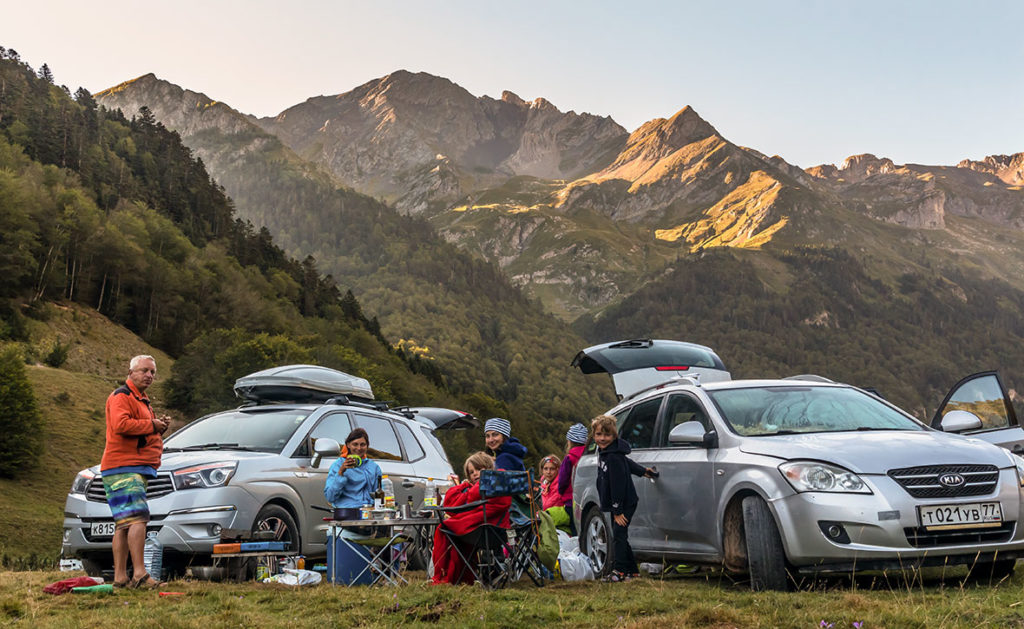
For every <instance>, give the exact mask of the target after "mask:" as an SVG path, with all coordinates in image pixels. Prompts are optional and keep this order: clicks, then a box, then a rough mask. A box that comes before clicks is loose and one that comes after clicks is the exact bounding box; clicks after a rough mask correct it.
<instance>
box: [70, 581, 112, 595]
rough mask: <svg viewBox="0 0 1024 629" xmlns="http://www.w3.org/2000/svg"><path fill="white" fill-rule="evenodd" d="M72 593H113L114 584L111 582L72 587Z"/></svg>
mask: <svg viewBox="0 0 1024 629" xmlns="http://www.w3.org/2000/svg"><path fill="white" fill-rule="evenodd" d="M71 593H72V594H113V593H114V586H113V585H110V584H109V583H101V584H100V585H86V586H83V587H77V588H71Z"/></svg>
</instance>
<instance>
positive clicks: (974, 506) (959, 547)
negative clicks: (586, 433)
mask: <svg viewBox="0 0 1024 629" xmlns="http://www.w3.org/2000/svg"><path fill="white" fill-rule="evenodd" d="M654 343H655V344H657V343H659V342H658V341H655V342H654ZM613 345H614V344H613ZM592 349H593V348H592ZM584 351H585V352H586V351H588V350H584ZM598 351H602V350H598ZM708 351H710V350H708ZM583 361H584V358H581V357H580V356H577V360H576V361H574V363H576V364H581V363H583ZM634 364H638V365H639V364H641V362H640V361H634ZM652 366H653V365H645V366H644V367H643V368H645V369H650V368H651V367H652ZM676 366H679V367H682V366H685V364H682V363H679V364H677V365H676ZM683 373H685V371H683ZM702 380H703V378H700V377H693V376H692V375H691V376H686V377H681V378H676V379H675V380H670V381H663V382H660V383H658V382H652V383H651V384H652V386H651V387H650V388H648V389H646V390H645V389H641V390H639V391H636V392H634V393H633V394H632V395H631V396H628V397H625V398H624V399H623V400H622V402H621V403H620V404H618V405H617V406H615V407H614V408H612V409H611V410H609V411H608V414H610V415H613V416H615V417H616V418H617V419H618V429H619V435H620V437H621V438H623V439H625V440H626V441H627V442H628V443H629V444H630V446H631V447H632V454H631V455H630V456H631V458H633V459H634V460H635V461H636V462H637V463H639V464H640V465H643V466H645V467H652V468H655V469H657V471H658V472H659V473H660V477H659V478H658V479H656V480H648V479H642V478H635V479H634V480H633V482H634V484H635V486H636V489H637V494H638V496H639V505H638V507H637V510H636V513H635V515H634V518H633V521H632V522H631V523H630V530H629V536H630V542H631V544H632V546H633V550H634V552H635V553H636V555H637V557H638V558H640V559H641V560H647V561H655V562H663V561H664V562H669V563H673V562H683V563H687V564H712V565H724V566H725V568H726V569H729V570H731V571H736V572H746V573H748V574H749V576H750V582H751V586H752V587H753V588H754V589H786V588H787V587H789V586H791V585H793V584H794V583H796V582H797V578H796V577H797V575H799V574H803V573H812V574H813V573H829V572H845V573H849V572H851V571H852V570H854V569H856V570H872V569H890V568H891V569H906V568H910V567H914V566H921V565H943V564H970V565H972V566H974V571H975V574H978V575H984V576H987V577H994V578H1001V577H1003V576H1006V575H1008V574H1010V573H1011V572H1012V571H1013V568H1014V564H1015V562H1016V559H1017V557H1019V556H1021V554H1022V553H1024V527H1020V528H1019V527H1018V526H1017V523H1018V522H1019V521H1021V519H1022V516H1024V501H1022V500H1021V491H1022V490H1021V488H1022V484H1024V459H1021V458H1020V457H1018V456H1016V455H1014V454H1012V453H1010V452H1008V451H1007V450H1004V449H1003V448H1000V447H997V446H996V445H993V444H991V443H988V442H986V441H984V440H982V439H978V438H973V437H964V436H960V435H955V434H948V433H950V432H963V431H972V430H979V429H981V428H983V426H984V424H983V422H982V420H981V419H980V418H979V417H978V416H977V415H976V414H975V413H973V412H971V411H969V410H965V408H964V402H963V401H964V399H968V400H970V401H973V402H974V403H975V404H978V405H979V406H981V405H983V406H984V407H985V408H986V410H987V411H992V410H993V409H994V407H995V406H997V404H995V402H996V401H997V400H996V399H995V398H996V397H997V396H996V394H995V393H992V394H991V395H987V394H986V395H987V397H989V398H992V400H989V401H990V402H992V403H991V404H984V403H983V402H979V400H981V398H986V395H980V397H979V395H974V396H968V395H966V394H965V393H962V394H960V395H959V396H954V399H958V398H959V399H960V400H961V402H960V406H959V408H954V409H953V410H946V409H942V410H940V412H939V414H938V415H937V416H938V417H940V418H941V419H940V420H939V424H940V426H941V428H942V430H941V431H940V430H935V429H932V428H930V427H928V426H927V425H925V424H923V423H921V422H920V421H918V420H916V419H914V418H913V417H912V416H911V415H909V414H907V413H906V412H904V411H902V410H900V409H899V408H897V407H895V406H893V405H891V404H889V403H887V402H885V401H884V400H882V399H881V398H879V397H877V396H876V395H873V394H870V393H867V392H865V391H863V390H861V389H858V388H856V387H852V386H849V385H845V384H837V383H833V382H830V381H828V380H826V379H824V378H820V377H815V376H797V377H795V378H794V379H783V380H734V381H728V380H721V381H718V382H702ZM975 384H977V383H975ZM943 410H945V412H943ZM1011 410H1012V409H1011ZM986 420H987V421H989V418H986ZM991 421H994V423H995V424H998V425H1005V423H1003V422H1001V421H999V420H991ZM1014 423H1015V421H1014ZM596 463H597V457H596V456H595V454H594V453H593V450H591V451H590V452H589V453H588V454H586V455H584V457H583V458H582V459H581V460H580V462H579V466H578V468H577V472H576V478H575V482H574V486H573V496H574V517H575V518H576V519H577V522H578V523H579V524H580V529H579V530H580V532H581V546H582V549H583V551H584V552H585V553H586V554H587V555H588V556H589V557H590V558H591V560H593V562H594V563H595V565H596V567H597V568H598V569H599V570H602V571H606V570H608V569H609V567H610V564H611V559H612V557H611V555H612V553H613V548H612V547H611V545H610V544H609V541H610V534H609V533H610V530H611V528H610V522H609V520H608V517H607V514H603V513H602V512H601V511H600V510H599V508H598V496H597V490H596V482H595V478H596V473H597V466H596Z"/></svg>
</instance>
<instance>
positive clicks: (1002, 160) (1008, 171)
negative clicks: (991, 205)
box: [957, 153, 1024, 186]
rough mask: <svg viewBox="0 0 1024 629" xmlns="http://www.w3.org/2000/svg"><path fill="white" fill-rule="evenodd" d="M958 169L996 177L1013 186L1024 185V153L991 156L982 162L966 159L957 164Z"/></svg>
mask: <svg viewBox="0 0 1024 629" xmlns="http://www.w3.org/2000/svg"><path fill="white" fill-rule="evenodd" d="M957 168H968V169H970V170H974V171H977V172H982V173H988V174H990V175H995V176H996V177H998V178H999V179H1001V180H1002V181H1003V182H1004V183H1006V184H1008V185H1011V186H1020V185H1024V153H1014V154H1013V155H989V156H988V157H986V158H985V159H983V160H981V161H980V162H976V161H972V160H969V159H965V160H963V161H961V162H960V163H959V164H957Z"/></svg>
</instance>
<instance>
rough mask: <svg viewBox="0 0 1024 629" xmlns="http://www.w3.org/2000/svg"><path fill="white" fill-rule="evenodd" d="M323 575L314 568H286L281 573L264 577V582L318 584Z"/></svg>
mask: <svg viewBox="0 0 1024 629" xmlns="http://www.w3.org/2000/svg"><path fill="white" fill-rule="evenodd" d="M322 578H323V577H321V576H320V573H319V572H315V571H313V570H295V569H292V568H285V569H284V572H283V573H281V574H275V575H274V576H272V577H269V578H266V579H263V582H264V583H282V584H284V585H316V584H318V583H320V580H321V579H322Z"/></svg>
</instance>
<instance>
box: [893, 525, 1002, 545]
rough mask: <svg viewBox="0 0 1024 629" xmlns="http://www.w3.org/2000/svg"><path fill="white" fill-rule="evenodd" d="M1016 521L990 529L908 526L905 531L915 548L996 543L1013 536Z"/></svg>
mask: <svg viewBox="0 0 1024 629" xmlns="http://www.w3.org/2000/svg"><path fill="white" fill-rule="evenodd" d="M1014 524H1015V522H1003V523H1002V524H1000V525H999V526H998V527H992V528H988V529H960V530H956V529H953V530H948V531H926V530H925V529H924V528H915V527H907V528H905V529H903V532H904V533H906V535H907V541H908V542H910V545H911V546H913V547H914V548H934V547H936V546H960V545H963V544H994V543H999V542H1005V541H1008V540H1009V539H1010V538H1011V537H1013V529H1014Z"/></svg>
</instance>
